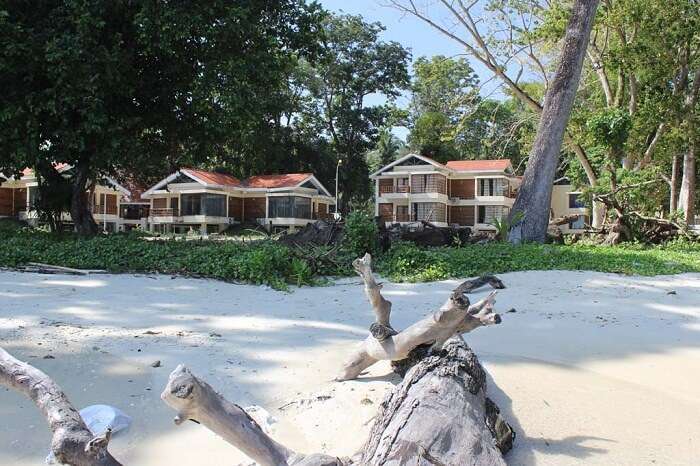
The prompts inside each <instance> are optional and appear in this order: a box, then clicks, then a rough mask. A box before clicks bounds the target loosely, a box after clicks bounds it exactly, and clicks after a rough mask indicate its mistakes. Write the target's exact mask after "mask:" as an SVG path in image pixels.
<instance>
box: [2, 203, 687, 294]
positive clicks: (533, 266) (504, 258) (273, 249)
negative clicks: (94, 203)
mask: <svg viewBox="0 0 700 466" xmlns="http://www.w3.org/2000/svg"><path fill="white" fill-rule="evenodd" d="M358 218H360V220H357V218H356V219H353V222H356V224H357V225H364V227H363V228H368V224H367V223H366V220H367V217H366V216H365V217H364V218H363V217H358ZM363 222H364V223H363ZM363 228H359V227H358V228H357V230H358V231H364V233H363V234H366V233H367V232H366V230H364V229H363ZM0 229H2V231H0V267H17V266H20V265H22V264H26V263H28V262H42V263H47V264H54V265H62V266H67V267H75V268H82V269H105V270H108V271H110V272H141V273H167V274H179V275H186V276H193V277H208V278H215V279H219V280H226V281H241V282H248V283H256V284H267V285H270V286H272V287H274V288H276V289H286V288H287V287H288V285H289V284H293V285H298V286H301V285H315V284H318V283H321V280H319V277H322V276H329V275H335V276H338V275H353V274H354V272H353V271H352V267H351V265H350V263H351V261H352V259H354V258H355V257H358V256H359V255H360V254H364V252H365V251H366V250H368V249H367V248H365V247H364V245H365V244H372V242H371V241H370V240H369V239H366V240H365V241H364V242H363V241H362V240H360V239H359V238H360V237H361V235H357V236H356V237H355V239H354V240H353V243H351V244H354V246H355V247H356V248H357V249H356V250H355V252H352V251H350V250H344V249H341V250H340V251H337V250H335V249H334V248H333V247H330V246H306V247H303V248H302V247H294V248H289V247H287V246H285V245H283V244H280V243H278V242H275V241H271V240H263V241H250V242H241V241H207V240H190V241H185V240H174V239H170V240H160V239H155V238H151V237H148V236H145V235H143V234H138V233H136V234H131V233H130V234H114V235H106V236H96V237H94V238H90V239H85V238H79V237H77V236H74V235H72V234H64V235H55V234H51V233H48V232H45V231H39V230H32V229H29V228H23V227H21V226H20V225H18V224H9V223H7V222H0ZM346 244H347V243H346ZM375 244H376V243H375ZM375 248H376V246H375ZM357 251H360V252H357ZM375 264H376V268H377V271H378V272H379V273H380V274H382V275H384V276H386V277H389V278H391V279H392V280H399V281H432V280H442V279H447V278H458V277H470V276H476V275H480V274H484V273H503V272H511V271H519V270H595V271H601V272H616V273H625V274H639V275H658V274H673V273H681V272H700V243H697V242H689V241H687V240H676V241H673V242H670V243H668V244H666V245H664V246H656V247H649V246H646V245H643V244H639V243H629V244H624V245H621V246H616V247H607V246H596V245H591V244H583V243H577V244H573V245H538V244H524V245H518V246H514V245H512V244H509V243H493V244H488V245H466V246H463V247H442V248H421V247H418V246H416V245H415V244H413V243H408V242H397V243H395V244H394V245H393V246H392V247H391V248H390V249H389V251H387V252H386V253H385V254H384V255H382V256H379V257H377V258H376V262H375Z"/></svg>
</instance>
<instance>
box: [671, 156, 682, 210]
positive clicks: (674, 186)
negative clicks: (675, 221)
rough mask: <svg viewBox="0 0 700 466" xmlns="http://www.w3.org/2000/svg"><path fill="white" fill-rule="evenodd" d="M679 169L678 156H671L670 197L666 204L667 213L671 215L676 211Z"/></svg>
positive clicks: (679, 160) (679, 161)
mask: <svg viewBox="0 0 700 466" xmlns="http://www.w3.org/2000/svg"><path fill="white" fill-rule="evenodd" d="M680 169H681V159H680V158H679V157H678V154H673V161H672V162H671V181H670V183H669V184H670V197H671V199H670V200H669V203H668V213H669V214H671V215H673V214H674V213H675V212H676V210H678V172H679V171H680Z"/></svg>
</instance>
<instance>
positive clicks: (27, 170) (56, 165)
mask: <svg viewBox="0 0 700 466" xmlns="http://www.w3.org/2000/svg"><path fill="white" fill-rule="evenodd" d="M69 167H70V165H68V164H67V163H55V162H54V163H53V168H55V169H56V171H57V172H59V173H60V172H62V171H63V170H64V169H66V168H69ZM22 176H34V169H33V168H28V167H27V168H25V169H24V170H22Z"/></svg>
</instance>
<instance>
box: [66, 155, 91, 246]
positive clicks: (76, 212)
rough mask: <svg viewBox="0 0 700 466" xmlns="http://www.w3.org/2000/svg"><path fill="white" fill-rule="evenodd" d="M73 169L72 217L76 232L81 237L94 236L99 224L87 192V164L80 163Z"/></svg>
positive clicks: (88, 170) (88, 171)
mask: <svg viewBox="0 0 700 466" xmlns="http://www.w3.org/2000/svg"><path fill="white" fill-rule="evenodd" d="M73 169H74V170H75V174H74V175H73V192H72V194H71V205H70V216H71V219H72V220H73V225H74V228H75V231H76V232H77V233H78V234H79V235H81V236H94V235H96V234H97V224H96V223H95V219H94V218H93V217H92V212H90V206H89V204H88V200H87V196H86V194H85V190H86V187H87V182H88V179H89V174H90V167H89V165H88V163H87V162H84V161H79V162H78V163H77V164H76V165H75V166H74V167H73Z"/></svg>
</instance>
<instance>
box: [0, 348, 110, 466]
mask: <svg viewBox="0 0 700 466" xmlns="http://www.w3.org/2000/svg"><path fill="white" fill-rule="evenodd" d="M0 385H2V386H5V387H7V388H11V389H13V390H16V391H18V392H20V393H22V394H23V395H25V396H26V397H27V398H29V399H30V400H32V401H33V402H34V404H35V405H36V406H37V408H39V410H40V411H41V412H42V414H43V415H44V417H45V418H46V421H47V422H48V424H49V428H50V429H51V431H52V432H53V437H52V439H51V451H52V452H53V454H54V456H55V457H56V460H57V461H58V462H59V463H61V464H70V465H73V466H119V465H120V464H121V463H119V461H117V460H116V459H114V458H113V457H112V455H110V453H109V452H108V451H107V444H108V443H109V433H107V435H106V436H104V435H98V436H97V437H95V436H93V435H92V433H91V432H90V430H89V429H88V428H87V426H86V425H85V422H83V419H82V418H81V417H80V413H78V411H77V410H76V409H75V408H74V407H73V405H71V403H70V401H68V397H67V396H66V395H65V393H63V390H61V387H59V386H58V385H57V384H56V382H54V381H53V380H51V378H49V376H48V375H46V374H44V373H43V372H42V371H40V370H39V369H37V368H35V367H33V366H31V365H29V364H26V363H24V362H21V361H19V360H18V359H16V358H14V357H13V356H12V355H10V353H8V352H7V351H5V350H4V349H2V348H0Z"/></svg>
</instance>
